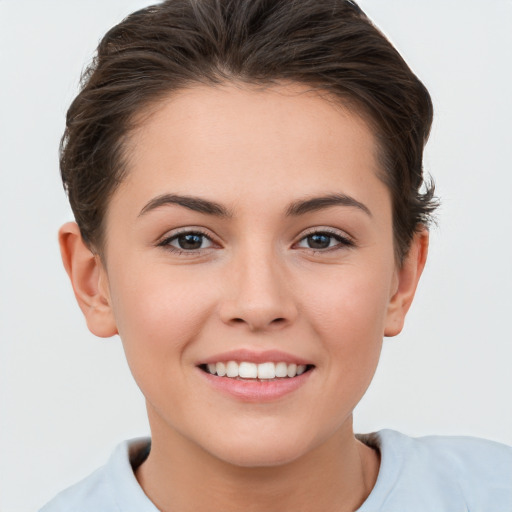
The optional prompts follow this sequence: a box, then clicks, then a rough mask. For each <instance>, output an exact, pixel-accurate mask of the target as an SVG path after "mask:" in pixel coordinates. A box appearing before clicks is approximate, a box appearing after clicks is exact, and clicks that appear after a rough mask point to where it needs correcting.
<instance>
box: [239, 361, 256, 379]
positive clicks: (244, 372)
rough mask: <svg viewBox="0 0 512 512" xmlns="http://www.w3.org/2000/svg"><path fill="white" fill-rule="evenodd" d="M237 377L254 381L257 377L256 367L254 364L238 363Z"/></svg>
mask: <svg viewBox="0 0 512 512" xmlns="http://www.w3.org/2000/svg"><path fill="white" fill-rule="evenodd" d="M238 375H239V376H240V377H242V379H255V378H257V377H258V366H257V365H255V364H254V363H240V364H239V365H238Z"/></svg>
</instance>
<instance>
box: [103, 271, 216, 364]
mask: <svg viewBox="0 0 512 512" xmlns="http://www.w3.org/2000/svg"><path fill="white" fill-rule="evenodd" d="M170 270H171V269H170V268H169V267H167V268H165V266H164V268H163V269H162V268H158V265H155V264H153V266H152V267H147V269H145V270H142V271H141V272H139V273H138V274H136V273H126V274H118V275H116V276H115V277H114V279H113V280H112V285H111V287H112V294H113V296H114V297H116V300H115V301H114V302H113V308H114V316H115V318H116V322H117V327H118V330H119V335H120V337H121V339H122V341H123V346H124V349H125V352H126V356H127V359H128V362H129V364H130V367H132V371H134V373H136V371H137V368H140V369H143V368H144V367H148V368H149V367H153V368H158V367H162V368H164V367H166V368H169V365H175V364H177V363H178V362H179V361H180V356H181V353H182V352H183V350H184V349H185V347H186V346H187V344H188V343H190V342H193V340H194V339H195V338H196V337H197V336H198V335H199V333H200V330H201V327H202V325H203V324H204V320H205V318H206V317H207V316H208V315H209V312H210V311H211V309H212V307H213V303H214V299H213V297H212V296H211V294H212V290H211V287H208V286H206V285H205V282H204V281H203V280H200V279H187V276H186V273H185V275H183V273H181V274H180V273H176V272H171V271H170ZM155 362H156V363H158V364H155Z"/></svg>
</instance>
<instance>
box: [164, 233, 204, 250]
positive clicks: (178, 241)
mask: <svg viewBox="0 0 512 512" xmlns="http://www.w3.org/2000/svg"><path fill="white" fill-rule="evenodd" d="M162 245H166V246H170V247H171V248H174V249H177V250H182V251H197V250H200V249H206V248H208V247H211V245H212V241H211V240H210V239H209V238H208V237H207V236H206V235H203V234H202V233H195V232H188V233H180V234H178V235H174V236H173V237H171V238H168V239H167V240H165V241H164V244H162Z"/></svg>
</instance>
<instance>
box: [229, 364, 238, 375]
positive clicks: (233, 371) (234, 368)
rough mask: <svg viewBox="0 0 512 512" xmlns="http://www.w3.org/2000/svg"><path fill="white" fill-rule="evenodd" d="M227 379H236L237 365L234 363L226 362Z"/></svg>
mask: <svg viewBox="0 0 512 512" xmlns="http://www.w3.org/2000/svg"><path fill="white" fill-rule="evenodd" d="M226 376H227V377H238V363H237V362H235V361H228V364H227V365H226Z"/></svg>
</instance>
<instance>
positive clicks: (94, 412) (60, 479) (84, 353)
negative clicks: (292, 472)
mask: <svg viewBox="0 0 512 512" xmlns="http://www.w3.org/2000/svg"><path fill="white" fill-rule="evenodd" d="M146 3H147V2H145V1H142V0H101V1H100V0H94V1H92V0H88V1H87V2H84V1H78V0H66V1H64V0H61V1H49V0H46V1H44V2H41V1H37V0H33V1H20V0H0V173H1V181H0V235H1V238H0V244H1V251H0V339H1V342H0V512H7V511H10V512H17V511H29V510H34V509H36V508H37V507H38V506H40V505H42V504H43V503H44V502H45V501H47V500H48V499H50V498H51V497H52V496H53V495H54V494H55V493H56V492H57V491H58V490H60V489H62V488H63V487H65V486H68V485H69V484H71V483H73V482H75V481H76V480H78V479H79V478H81V477H83V476H85V475H86V474H88V473H89V472H91V471H92V470H93V469H94V468H96V467H97V466H99V465H101V464H103V462H104V461H105V460H106V458H107V457H108V455H109V453H110V452H111V450H112V448H113V447H114V445H115V444H116V443H117V442H119V441H120V440H122V439H125V438H128V437H134V436H139V435H146V434H147V433H148V427H147V421H146V419H145V410H144V403H143V399H142V396H141V394H140V392H139V391H138V389H137V388H136V386H135V384H133V382H132V380H131V376H130V375H129V372H128V370H127V366H126V364H125V362H124V357H123V353H122V350H121V346H120V342H119V340H118V339H112V340H100V339H97V338H95V337H93V336H92V335H91V334H90V333H89V332H88V331H87V329H86V327H85V323H84V321H83V319H82V317H81V314H80V312H79V310H78V307H77V306H76V304H75V301H74V297H73V295H72V292H71V287H70V286H69V284H68V281H67V277H66V275H65V273H64V271H63V270H62V268H61V263H60V257H59V253H58V248H57V239H56V233H57V229H58V227H59V225H60V224H61V223H63V222H65V221H66V220H70V219H71V215H70V212H69V209H68V206H67V202H66V198H65V195H64V192H63V190H62V187H61V184H60V181H59V173H58V161H57V148H58V143H59V138H60V136H61V134H62V131H63V128H64V115H65V111H66V109H67V106H68V105H69V103H70V101H71V100H72V98H73V96H74V94H75V93H76V90H77V83H78V77H79V75H80V71H81V69H82V67H83V65H84V64H85V63H86V62H88V61H89V59H90V58H91V56H92V54H93V51H94V48H95V46H96V44H97V42H98V40H99V39H100V37H101V36H102V34H103V33H104V32H105V31H106V30H107V29H108V28H109V27H110V26H112V25H113V24H114V23H116V22H118V21H120V20H121V18H122V17H124V15H126V14H128V13H129V12H131V11H132V10H135V9H136V8H138V7H140V6H142V5H144V4H146ZM360 3H361V6H362V7H363V8H364V9H365V10H366V11H367V13H368V14H369V15H370V17H372V18H373V19H374V21H375V22H376V24H377V25H378V26H380V27H381V28H383V29H384V31H385V33H386V34H387V35H388V36H389V37H390V38H391V40H392V41H393V42H394V44H395V45H396V46H397V47H398V49H399V50H400V51H401V52H402V54H403V55H404V57H405V59H406V60H407V61H408V62H409V64H410V65H411V67H412V68H413V70H414V71H415V72H416V73H417V74H418V75H419V76H420V77H421V78H422V80H423V81H424V82H425V84H426V85H427V87H428V88H429V89H430V91H431V94H432V97H433V100H434V103H435V108H436V120H435V125H434V129H433V133H432V137H431V142H430V143H429V146H428V150H427V153H426V168H427V170H428V171H430V172H431V173H432V175H433V176H434V178H435V180H436V183H437V190H438V193H439V195H440V196H441V197H442V200H443V206H442V208H441V211H440V213H439V227H438V228H436V229H434V231H433V233H432V245H431V251H430V260H429V263H428V266H427V269H426V272H425V275H424V278H423V282H422V283H421V286H420V289H419V292H418V295H417V299H416V302H415V304H414V305H413V308H412V311H411V313H410V315H409V318H408V322H407V325H406V328H405V331H404V332H403V333H402V335H400V336H399V337H398V338H395V339H387V340H386V341H385V346H384V351H383V356H382V361H381V364H380V367H379V370H378V372H377V375H376V377H375V380H374V382H373V384H372V386H371V388H370V390H369V391H368V393H367V395H366V397H365V398H364V400H363V402H362V403H361V404H360V406H359V407H358V410H356V416H355V424H356V430H357V431H372V430H377V429H379V428H383V427H389V428H395V429H399V430H401V431H404V432H406V433H408V434H410V435H423V434H429V433H436V434H465V435H476V436H482V437H486V438H490V439H494V440H498V441H502V442H505V443H508V444H512V405H511V402H512V400H511V390H512V370H511V367H512V335H511V327H510V326H511V316H512V296H511V292H512V271H511V268H512V206H511V205H512V201H511V192H512V168H511V162H512V154H511V153H512V150H511V148H512V128H511V124H512V102H511V95H512V86H511V83H512V71H511V67H512V64H511V63H512V30H511V26H512V1H510V0H487V1H486V2H482V1H481V0H464V1H463V0H429V1H426V0H423V1H411V0H386V1H383V0H364V1H363V0H361V2H360Z"/></svg>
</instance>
